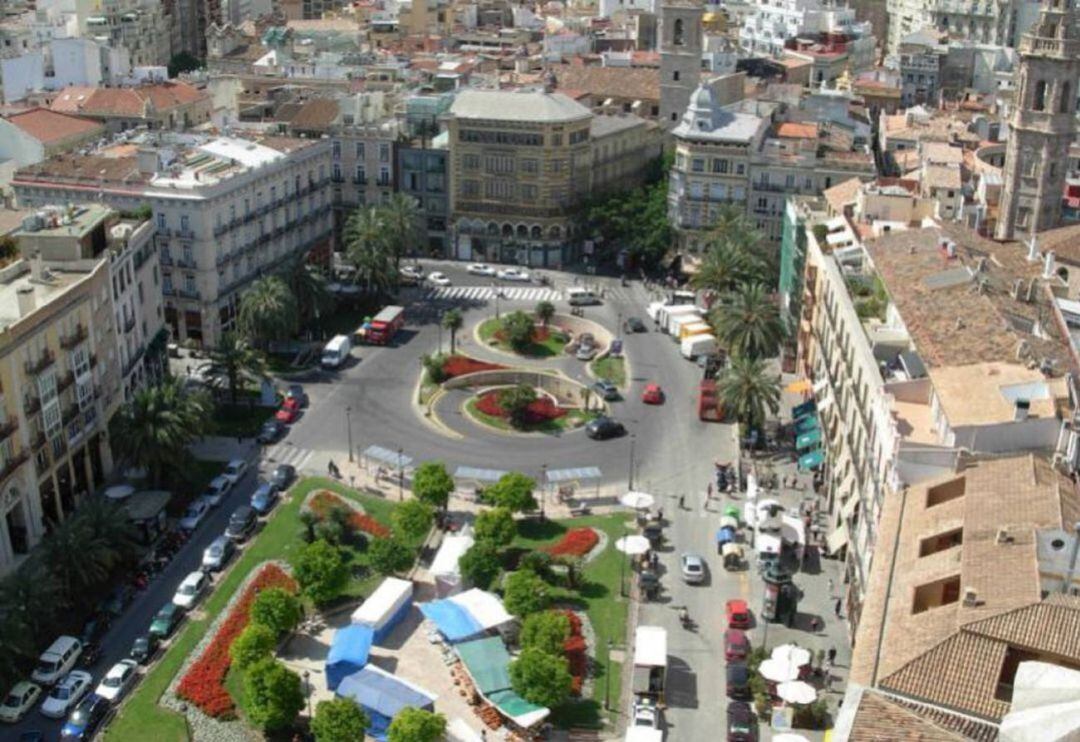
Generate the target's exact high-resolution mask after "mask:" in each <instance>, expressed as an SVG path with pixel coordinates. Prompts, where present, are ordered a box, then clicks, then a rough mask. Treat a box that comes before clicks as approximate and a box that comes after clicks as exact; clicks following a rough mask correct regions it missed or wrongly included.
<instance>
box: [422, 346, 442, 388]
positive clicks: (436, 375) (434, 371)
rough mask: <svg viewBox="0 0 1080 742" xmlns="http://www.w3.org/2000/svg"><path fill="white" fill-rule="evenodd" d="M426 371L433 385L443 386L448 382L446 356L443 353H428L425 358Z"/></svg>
mask: <svg viewBox="0 0 1080 742" xmlns="http://www.w3.org/2000/svg"><path fill="white" fill-rule="evenodd" d="M423 364H424V370H425V371H427V377H428V381H430V382H431V383H432V384H441V383H442V382H444V381H446V379H447V375H446V370H445V369H446V356H445V355H443V354H441V353H428V354H426V355H425V356H424V358H423Z"/></svg>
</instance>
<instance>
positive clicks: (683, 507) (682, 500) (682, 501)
mask: <svg viewBox="0 0 1080 742" xmlns="http://www.w3.org/2000/svg"><path fill="white" fill-rule="evenodd" d="M679 510H686V495H679Z"/></svg>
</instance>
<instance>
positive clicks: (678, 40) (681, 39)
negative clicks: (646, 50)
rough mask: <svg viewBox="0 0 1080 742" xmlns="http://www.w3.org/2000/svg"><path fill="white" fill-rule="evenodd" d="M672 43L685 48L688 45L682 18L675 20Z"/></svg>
mask: <svg viewBox="0 0 1080 742" xmlns="http://www.w3.org/2000/svg"><path fill="white" fill-rule="evenodd" d="M671 43H672V44H674V45H675V46H683V45H684V44H685V43H686V33H685V29H684V28H683V19H682V18H676V19H675V27H674V29H673V30H672V33H671ZM676 79H678V78H676Z"/></svg>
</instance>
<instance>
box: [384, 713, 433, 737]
mask: <svg viewBox="0 0 1080 742" xmlns="http://www.w3.org/2000/svg"><path fill="white" fill-rule="evenodd" d="M444 734H446V717H445V716H443V715H442V714H433V713H432V712H430V711H425V710H424V709H418V708H416V707H414V706H409V707H407V708H404V709H402V710H401V711H400V712H398V713H397V714H396V715H395V716H394V720H393V721H391V722H390V728H389V729H387V730H386V739H387V742H439V740H441V739H442V738H443V735H444Z"/></svg>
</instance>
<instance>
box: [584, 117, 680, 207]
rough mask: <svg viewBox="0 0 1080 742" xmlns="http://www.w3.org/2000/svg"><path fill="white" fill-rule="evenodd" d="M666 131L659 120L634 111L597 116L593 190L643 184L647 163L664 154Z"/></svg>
mask: <svg viewBox="0 0 1080 742" xmlns="http://www.w3.org/2000/svg"><path fill="white" fill-rule="evenodd" d="M662 137H663V131H662V129H661V128H660V125H659V124H658V123H657V122H655V121H646V120H645V119H642V118H640V117H638V116H633V115H630V114H618V115H615V116H594V117H593V120H592V126H591V127H590V129H589V141H590V144H591V148H592V168H591V175H592V182H591V189H592V192H593V193H603V192H605V191H618V190H625V189H627V188H632V187H633V186H636V185H639V184H640V183H641V182H642V180H643V179H644V177H645V174H646V167H645V166H646V165H647V164H648V163H652V162H656V161H657V160H658V158H659V157H660V156H661V154H662V153H663V138H662Z"/></svg>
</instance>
